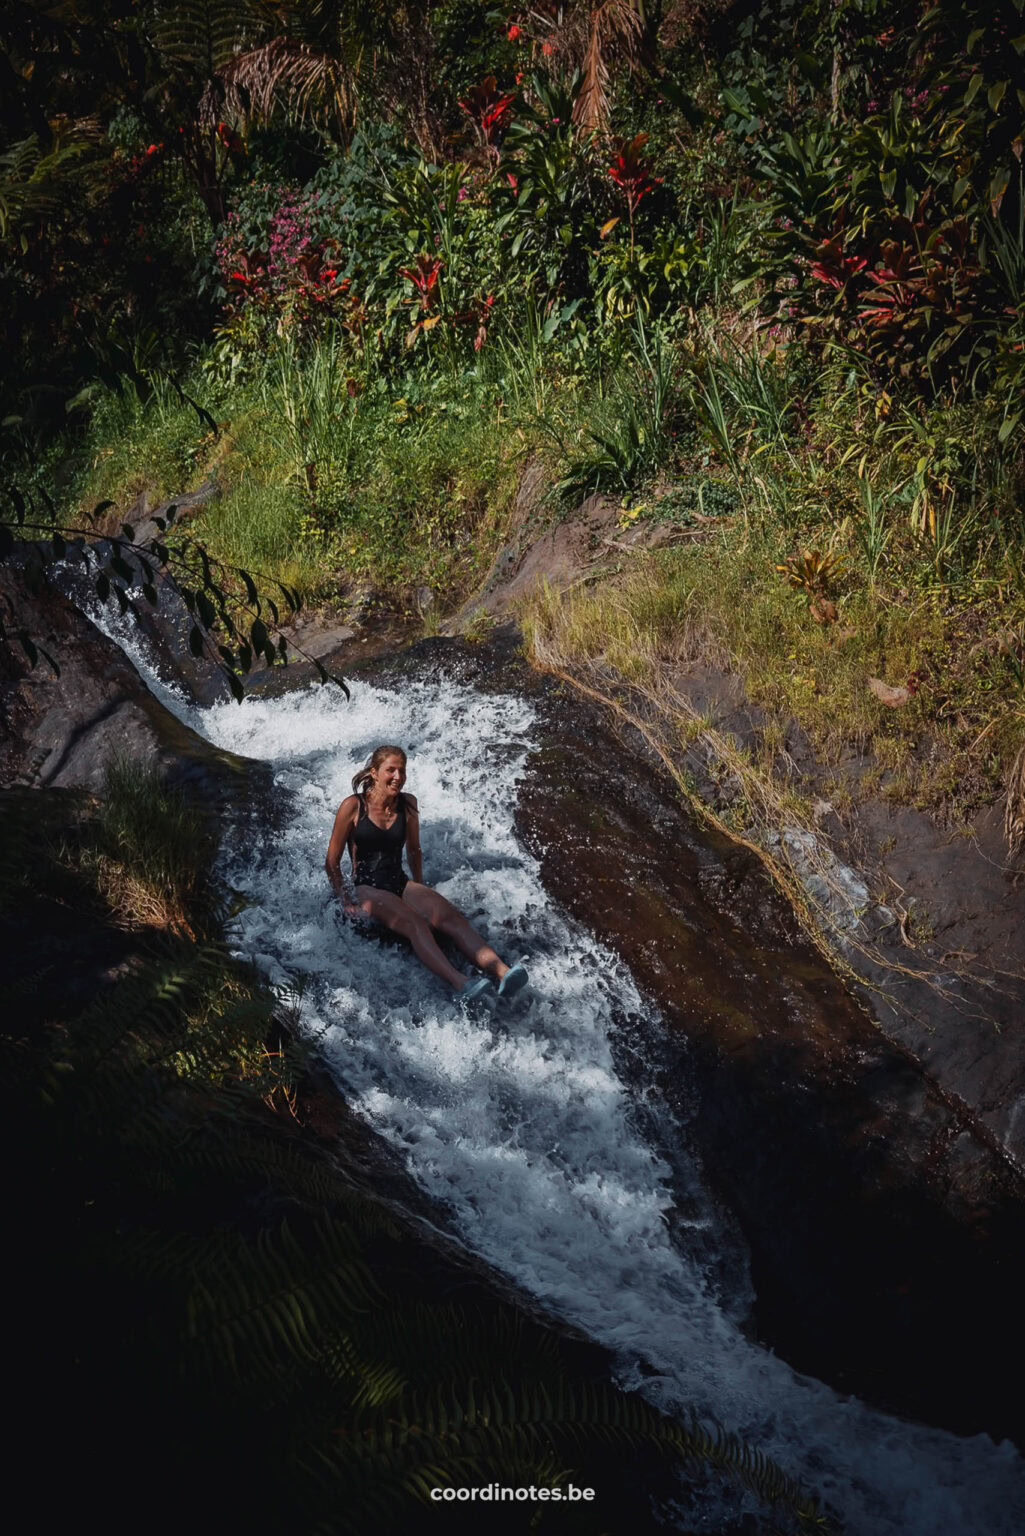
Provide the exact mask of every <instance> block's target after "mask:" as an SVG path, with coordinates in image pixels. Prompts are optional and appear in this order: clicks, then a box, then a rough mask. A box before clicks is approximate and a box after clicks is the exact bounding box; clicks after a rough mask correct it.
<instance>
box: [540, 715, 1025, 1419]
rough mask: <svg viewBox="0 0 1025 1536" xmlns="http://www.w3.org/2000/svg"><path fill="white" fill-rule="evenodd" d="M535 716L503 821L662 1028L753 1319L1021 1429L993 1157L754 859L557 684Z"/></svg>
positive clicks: (939, 1409)
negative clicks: (626, 973) (726, 1211)
mask: <svg viewBox="0 0 1025 1536" xmlns="http://www.w3.org/2000/svg"><path fill="white" fill-rule="evenodd" d="M546 715H547V721H548V725H547V731H546V740H545V745H544V747H543V749H542V751H541V752H539V753H538V754H537V756H536V757H535V758H534V760H533V762H532V764H531V768H530V772H529V775H528V778H527V781H526V783H525V785H524V788H523V797H522V808H521V830H522V832H523V834H524V836H525V838H526V840H527V842H528V843H529V844H530V846H531V847H532V848H533V849H534V851H535V852H536V853H537V856H538V857H539V859H540V861H541V865H542V870H543V875H544V880H545V884H546V885H547V886H548V888H549V889H550V890H551V891H552V893H553V894H554V895H555V896H557V897H558V898H559V900H560V901H562V902H563V903H564V904H565V905H566V906H567V907H568V908H569V909H570V910H571V911H572V912H573V913H574V914H575V915H576V916H577V917H579V918H580V919H581V920H582V921H583V922H585V923H586V924H587V925H588V927H589V928H590V929H591V930H592V931H593V932H595V933H596V934H597V935H599V936H600V937H601V938H602V939H603V940H604V941H605V942H606V943H608V944H609V945H610V946H611V947H612V948H613V949H614V950H616V951H617V952H618V953H619V954H621V955H622V957H623V959H624V960H625V961H626V962H627V964H628V965H629V967H630V969H631V971H632V973H633V975H634V977H635V979H636V980H637V981H638V983H639V984H640V985H641V986H642V988H643V989H645V990H646V991H647V992H648V993H649V994H650V995H651V996H652V997H654V998H655V999H656V1001H657V1002H658V1004H659V1006H660V1008H661V1010H662V1012H663V1015H664V1017H665V1018H666V1020H667V1022H668V1024H669V1026H670V1031H671V1041H670V1044H669V1046H668V1048H667V1056H666V1060H665V1064H664V1067H663V1069H662V1080H661V1083H660V1087H661V1088H662V1091H663V1092H664V1093H665V1095H666V1097H667V1098H668V1099H669V1101H670V1102H674V1101H675V1102H677V1103H678V1104H679V1105H680V1107H681V1109H684V1110H685V1118H687V1119H688V1120H689V1123H690V1127H691V1132H692V1135H693V1137H694V1140H695V1143H696V1146H697V1149H698V1151H699V1152H700V1154H701V1156H702V1159H703V1162H704V1166H705V1170H706V1173H707V1175H708V1177H709V1179H710V1181H711V1182H712V1183H713V1185H715V1186H716V1187H717V1188H718V1189H719V1191H720V1192H721V1194H722V1195H723V1196H724V1198H725V1199H726V1201H727V1203H728V1204H729V1205H730V1207H731V1208H732V1209H733V1211H734V1212H735V1213H736V1215H737V1216H738V1217H739V1219H740V1222H741V1226H742V1228H743V1230H744V1233H745V1236H746V1237H747V1239H748V1241H749V1243H750V1246H751V1253H752V1272H753V1279H754V1284H755V1289H756V1292H757V1297H758V1300H757V1306H756V1320H757V1326H758V1330H759V1332H760V1334H761V1335H762V1336H763V1337H764V1338H765V1339H766V1340H767V1341H768V1342H769V1343H771V1344H772V1345H773V1346H774V1347H775V1348H776V1349H777V1350H778V1351H779V1352H780V1353H781V1354H783V1355H785V1356H786V1358H787V1359H789V1360H790V1361H791V1362H792V1363H793V1364H794V1365H795V1366H797V1367H798V1368H800V1369H803V1370H807V1371H809V1372H811V1373H813V1374H814V1375H816V1376H819V1377H825V1378H826V1379H827V1380H829V1381H831V1382H832V1383H833V1384H835V1385H837V1386H839V1387H840V1388H842V1389H844V1390H849V1391H856V1392H857V1393H858V1394H859V1395H862V1396H865V1397H868V1398H869V1399H872V1400H875V1401H877V1402H880V1403H882V1404H884V1405H886V1406H889V1407H893V1408H895V1409H897V1410H900V1411H905V1412H909V1413H912V1414H914V1415H916V1416H920V1417H922V1418H925V1419H929V1420H933V1421H937V1420H938V1421H942V1422H945V1423H947V1424H948V1425H949V1426H950V1427H952V1428H955V1429H958V1430H960V1431H965V1432H968V1431H977V1430H979V1429H988V1430H990V1431H991V1432H993V1433H995V1434H996V1435H998V1436H1001V1435H1013V1434H1015V1433H1017V1434H1020V1433H1021V1431H1022V1418H1021V1411H1020V1406H1019V1400H1018V1383H1017V1367H1016V1366H1013V1365H1012V1363H1011V1362H1012V1361H1014V1360H1016V1359H1020V1357H1021V1350H1022V1346H1023V1345H1025V1333H1023V1328H1022V1320H1021V1315H1020V1307H1019V1305H1018V1301H1017V1299H1016V1294H1015V1293H1016V1291H1017V1288H1018V1279H1017V1270H1018V1262H1019V1261H1018V1260H1016V1259H1015V1257H1014V1255H1015V1254H1016V1253H1017V1254H1018V1255H1019V1256H1020V1253H1021V1252H1022V1251H1025V1206H1023V1204H1022V1194H1023V1190H1022V1187H1021V1181H1020V1178H1019V1177H1018V1175H1017V1172H1016V1170H1015V1169H1014V1168H1013V1166H1012V1165H1011V1164H1010V1163H1009V1162H1008V1161H1007V1159H1006V1158H1005V1157H1004V1155H1003V1154H1002V1149H1000V1148H999V1147H998V1146H997V1145H996V1144H994V1143H993V1142H992V1140H991V1138H990V1137H989V1134H988V1132H987V1131H986V1128H985V1127H984V1126H983V1125H982V1124H981V1123H980V1121H979V1120H978V1118H977V1117H976V1116H975V1115H974V1114H973V1113H971V1112H970V1111H969V1110H968V1108H967V1106H965V1105H964V1104H962V1103H960V1102H959V1101H956V1100H953V1099H951V1098H949V1097H948V1096H946V1095H944V1094H943V1093H942V1092H941V1091H940V1090H939V1089H938V1088H937V1086H936V1085H935V1083H934V1082H933V1081H932V1080H931V1078H930V1077H929V1075H928V1074H927V1072H926V1071H925V1070H924V1069H923V1067H922V1065H921V1064H920V1063H919V1062H918V1061H916V1060H915V1059H914V1057H913V1056H912V1055H911V1054H910V1052H908V1051H907V1050H905V1049H903V1048H902V1047H901V1046H899V1045H897V1044H894V1043H892V1042H891V1041H889V1040H888V1039H887V1038H886V1037H885V1035H884V1034H883V1033H882V1031H881V1030H880V1029H879V1027H878V1026H877V1025H876V1024H875V1022H874V1021H873V1020H872V1019H871V1018H870V1016H869V1015H868V1013H867V1012H866V1011H865V1010H864V1009H863V1008H862V1007H861V1006H859V1004H858V1003H857V1002H855V1001H854V999H853V998H852V997H851V996H850V995H849V993H848V992H847V991H846V990H845V988H844V987H843V986H842V985H841V983H840V982H839V981H838V979H837V977H836V976H835V974H834V973H833V972H832V970H831V969H830V968H829V966H828V965H827V964H826V963H825V961H824V960H823V958H822V957H821V956H820V955H819V953H818V952H817V951H816V950H815V949H814V948H813V947H812V946H811V944H810V943H809V942H808V941H807V940H806V939H805V938H804V937H803V936H802V935H801V934H800V933H799V931H798V929H797V925H796V922H795V920H794V918H793V915H792V913H791V912H790V909H789V908H788V907H787V906H786V904H785V903H784V902H783V901H782V900H781V899H780V897H779V896H778V894H777V893H776V891H775V890H774V889H773V888H772V887H771V885H770V883H769V881H768V879H767V877H766V875H765V873H764V871H763V870H762V868H761V866H760V865H759V863H758V861H757V860H756V859H755V857H754V856H753V855H751V854H749V853H748V852H747V850H745V849H743V848H740V847H738V846H736V845H735V844H732V843H730V842H729V841H728V840H726V839H724V838H718V837H716V836H714V835H713V834H710V833H708V832H707V831H706V830H704V829H702V830H701V831H700V832H699V831H698V829H697V828H696V827H695V825H694V824H693V822H692V821H691V819H690V816H689V814H688V813H687V811H686V810H685V808H684V807H683V806H682V805H681V804H680V802H679V799H678V796H677V795H676V792H675V790H674V787H673V786H672V784H671V783H669V782H668V781H667V780H666V779H665V778H664V777H663V776H662V775H661V774H656V773H655V772H653V771H651V770H650V769H648V768H647V767H646V766H645V765H644V763H643V762H642V761H640V760H639V758H638V756H637V755H635V754H634V753H632V752H630V751H629V750H627V749H626V748H624V746H623V745H622V744H621V743H620V742H619V741H617V740H616V739H614V738H613V737H612V736H611V735H610V734H609V733H608V732H607V731H605V730H604V729H603V728H602V727H601V726H600V725H599V724H598V723H597V722H596V721H595V720H594V719H593V718H591V717H589V715H588V713H587V712H586V711H584V710H581V709H579V708H578V707H577V706H576V705H575V704H574V703H573V702H572V701H569V700H566V699H565V698H563V699H561V700H559V702H558V705H557V708H551V707H550V708H549V709H548V710H547V711H546Z"/></svg>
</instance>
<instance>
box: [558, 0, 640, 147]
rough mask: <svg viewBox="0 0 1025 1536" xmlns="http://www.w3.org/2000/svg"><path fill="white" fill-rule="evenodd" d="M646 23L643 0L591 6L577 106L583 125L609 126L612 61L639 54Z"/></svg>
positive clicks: (576, 114) (576, 119)
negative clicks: (610, 69)
mask: <svg viewBox="0 0 1025 1536" xmlns="http://www.w3.org/2000/svg"><path fill="white" fill-rule="evenodd" d="M643 26H644V6H643V0H602V3H601V4H600V5H596V6H595V7H594V8H593V9H591V8H588V10H587V17H586V34H585V42H584V46H583V57H582V60H581V64H582V67H583V79H582V80H581V83H580V91H579V93H578V95H577V99H576V102H575V104H574V107H573V120H574V122H577V123H579V124H580V126H581V127H582V128H594V129H599V130H603V129H605V128H606V127H607V126H608V119H609V95H608V84H609V64H610V62H611V60H612V59H613V58H621V59H626V60H628V61H632V60H633V59H634V58H635V57H636V55H637V49H638V45H639V43H640V40H641V32H642V29H643Z"/></svg>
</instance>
